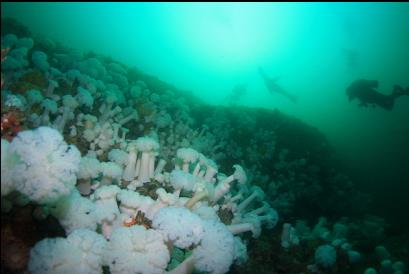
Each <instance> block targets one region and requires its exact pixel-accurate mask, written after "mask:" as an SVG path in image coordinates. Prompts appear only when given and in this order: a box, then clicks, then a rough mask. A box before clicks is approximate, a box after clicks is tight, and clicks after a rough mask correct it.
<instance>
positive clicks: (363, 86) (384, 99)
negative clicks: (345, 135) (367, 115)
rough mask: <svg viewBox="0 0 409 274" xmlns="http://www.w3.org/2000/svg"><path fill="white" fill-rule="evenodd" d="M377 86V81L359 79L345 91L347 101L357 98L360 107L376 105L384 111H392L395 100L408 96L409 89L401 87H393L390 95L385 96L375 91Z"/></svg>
mask: <svg viewBox="0 0 409 274" xmlns="http://www.w3.org/2000/svg"><path fill="white" fill-rule="evenodd" d="M378 85H379V83H378V81H377V80H365V79H360V80H356V81H354V82H352V84H351V85H350V86H349V87H348V88H347V91H346V93H347V95H348V99H349V101H352V100H354V99H355V98H357V99H358V100H360V103H359V106H360V107H367V106H368V105H371V106H373V107H375V106H377V105H378V106H380V107H382V108H384V109H387V110H392V109H393V106H394V104H395V99H396V98H398V97H400V96H402V95H407V96H409V88H406V89H403V88H402V87H401V86H398V85H395V86H394V87H393V91H392V93H391V94H389V95H385V94H382V93H379V92H378V91H377V90H376V88H378Z"/></svg>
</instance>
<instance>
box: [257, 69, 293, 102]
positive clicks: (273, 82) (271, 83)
mask: <svg viewBox="0 0 409 274" xmlns="http://www.w3.org/2000/svg"><path fill="white" fill-rule="evenodd" d="M258 73H259V74H260V76H261V78H263V80H264V84H265V85H266V87H267V89H268V91H269V92H270V93H278V94H281V95H284V96H285V97H287V98H288V99H290V100H291V101H292V102H293V103H295V102H297V96H295V95H292V94H290V93H288V92H287V91H286V90H284V89H283V88H282V87H281V86H280V85H278V84H277V81H278V77H276V78H271V77H269V76H268V75H267V74H266V73H265V72H264V70H263V68H262V67H258Z"/></svg>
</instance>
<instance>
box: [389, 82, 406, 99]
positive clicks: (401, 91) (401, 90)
mask: <svg viewBox="0 0 409 274" xmlns="http://www.w3.org/2000/svg"><path fill="white" fill-rule="evenodd" d="M392 95H393V96H394V97H399V96H402V95H407V96H409V88H405V89H404V88H403V87H401V86H399V85H394V86H393V91H392Z"/></svg>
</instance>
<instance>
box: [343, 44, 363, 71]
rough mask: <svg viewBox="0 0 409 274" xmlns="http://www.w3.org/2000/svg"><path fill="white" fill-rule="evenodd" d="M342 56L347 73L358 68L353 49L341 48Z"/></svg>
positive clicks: (355, 52)
mask: <svg viewBox="0 0 409 274" xmlns="http://www.w3.org/2000/svg"><path fill="white" fill-rule="evenodd" d="M341 51H342V54H343V55H344V57H345V61H346V65H347V68H348V71H353V70H354V69H356V68H357V67H358V55H359V54H358V52H357V51H356V50H355V49H349V48H343V49H341Z"/></svg>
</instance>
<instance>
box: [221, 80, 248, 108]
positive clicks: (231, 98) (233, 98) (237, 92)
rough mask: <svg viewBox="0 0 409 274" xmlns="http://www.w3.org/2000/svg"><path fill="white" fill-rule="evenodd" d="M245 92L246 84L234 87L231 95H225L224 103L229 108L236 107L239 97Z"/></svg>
mask: <svg viewBox="0 0 409 274" xmlns="http://www.w3.org/2000/svg"><path fill="white" fill-rule="evenodd" d="M246 92H247V84H238V85H236V86H235V87H234V88H233V90H232V91H231V93H230V94H229V95H227V97H226V99H225V100H226V101H227V102H228V104H229V105H230V106H235V105H237V102H238V101H240V99H241V97H243V95H244V94H246Z"/></svg>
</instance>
